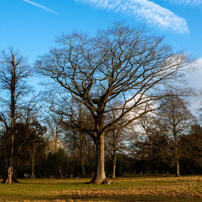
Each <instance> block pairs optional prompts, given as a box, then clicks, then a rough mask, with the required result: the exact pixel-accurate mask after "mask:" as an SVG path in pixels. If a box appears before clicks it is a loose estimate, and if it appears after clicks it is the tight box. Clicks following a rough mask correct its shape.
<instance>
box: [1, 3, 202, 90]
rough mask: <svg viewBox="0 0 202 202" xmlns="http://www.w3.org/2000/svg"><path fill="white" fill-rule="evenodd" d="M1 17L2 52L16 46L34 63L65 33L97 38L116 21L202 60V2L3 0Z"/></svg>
mask: <svg viewBox="0 0 202 202" xmlns="http://www.w3.org/2000/svg"><path fill="white" fill-rule="evenodd" d="M0 19H1V20H0V28H1V31H0V49H4V50H6V49H7V47H9V46H13V47H14V48H18V49H19V50H20V52H21V53H22V54H23V55H24V56H27V57H28V61H29V63H30V64H32V63H33V62H34V61H35V60H36V59H37V56H38V55H41V54H44V53H46V52H48V50H49V49H50V48H51V47H53V46H55V45H56V44H55V42H54V40H55V36H57V35H60V34H61V33H62V32H64V33H68V32H71V31H72V30H79V31H84V32H87V33H91V34H93V33H95V32H96V30H97V29H99V28H101V29H102V28H106V27H108V26H110V25H111V24H112V22H113V21H114V20H117V21H123V20H124V21H125V22H126V23H127V24H129V25H132V26H137V25H139V24H143V23H145V24H146V25H148V28H149V29H150V30H152V32H154V33H155V34H156V35H160V36H162V35H163V36H165V37H166V39H165V41H166V43H168V44H170V45H171V46H172V47H173V48H174V50H176V51H177V50H180V49H182V48H183V49H184V51H186V52H188V53H190V54H192V55H193V56H194V57H196V58H202V0H153V1H150V0H0ZM197 66H198V67H200V66H202V60H201V59H199V60H198V64H197ZM201 78H202V70H201V71H198V72H197V74H195V75H192V76H190V81H191V84H192V85H194V86H198V85H200V84H201V83H202V82H201V80H202V79H201ZM198 87H200V86H198Z"/></svg>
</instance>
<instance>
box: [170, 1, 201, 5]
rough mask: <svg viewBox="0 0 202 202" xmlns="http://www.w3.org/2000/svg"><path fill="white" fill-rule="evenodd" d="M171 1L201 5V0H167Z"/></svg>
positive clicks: (180, 3)
mask: <svg viewBox="0 0 202 202" xmlns="http://www.w3.org/2000/svg"><path fill="white" fill-rule="evenodd" d="M168 1H169V2H171V3H175V4H179V5H186V6H188V5H191V6H200V5H202V0H168Z"/></svg>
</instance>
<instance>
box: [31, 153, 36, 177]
mask: <svg viewBox="0 0 202 202" xmlns="http://www.w3.org/2000/svg"><path fill="white" fill-rule="evenodd" d="M34 162H35V159H34V155H33V156H32V176H31V178H35V174H34Z"/></svg>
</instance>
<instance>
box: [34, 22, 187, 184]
mask: <svg viewBox="0 0 202 202" xmlns="http://www.w3.org/2000/svg"><path fill="white" fill-rule="evenodd" d="M57 42H58V43H59V44H60V45H62V46H61V47H59V48H53V49H51V50H50V52H49V53H48V54H46V55H43V56H41V57H40V58H39V59H38V61H36V63H35V66H36V68H38V70H39V71H40V72H41V73H42V74H43V75H46V76H48V77H50V78H52V79H53V80H54V81H55V82H57V83H58V84H59V85H60V87H61V92H62V91H64V92H66V93H67V94H68V96H70V97H73V98H74V99H76V100H77V101H78V102H80V103H81V104H82V105H84V106H85V107H86V108H87V109H88V110H89V112H90V114H91V116H92V119H93V121H92V124H91V127H85V126H84V127H82V125H80V124H79V123H78V122H75V123H74V126H75V127H78V128H79V129H80V130H81V131H83V132H85V133H88V134H89V135H90V136H91V137H92V138H93V140H94V141H95V144H96V148H97V149H96V150H97V162H96V163H97V167H96V172H95V176H94V178H93V179H92V183H95V184H100V183H102V182H104V181H105V178H106V176H105V169H104V137H105V134H107V133H108V132H110V131H113V130H118V129H120V128H123V127H126V126H127V125H128V124H130V123H132V122H133V121H134V120H136V119H138V118H139V117H141V116H142V115H144V114H146V113H148V112H149V111H151V110H154V109H155V105H154V103H155V102H159V100H160V99H161V98H163V97H165V96H166V93H165V91H164V90H165V89H166V88H167V87H168V86H172V85H174V83H175V82H176V80H177V79H178V78H179V76H181V72H180V70H182V69H183V68H184V67H185V66H186V65H188V64H189V63H190V62H191V61H190V60H189V58H188V56H187V55H186V54H184V53H183V52H180V53H177V54H175V53H173V52H172V50H171V48H170V47H169V46H167V45H165V44H164V43H163V38H161V37H156V36H153V35H149V34H148V32H147V31H145V29H144V27H139V28H133V27H130V26H126V25H125V24H124V23H117V22H115V23H114V24H113V26H112V27H110V28H108V29H106V30H99V31H98V32H97V34H96V35H95V36H93V37H92V36H88V35H85V34H81V33H77V32H74V33H71V34H62V35H61V36H60V37H58V38H57ZM115 98H116V99H118V100H119V101H121V103H122V104H121V107H119V108H117V109H116V110H117V111H119V113H118V114H119V115H118V116H117V117H116V119H115V120H111V121H110V122H106V114H107V113H109V110H110V108H109V105H111V103H112V101H113V100H114V99H115ZM67 104H68V101H67ZM151 105H152V107H151ZM139 108H142V110H137V109H139ZM56 109H57V110H58V113H60V114H61V115H63V118H64V119H65V118H68V114H67V113H66V114H65V113H63V111H64V110H62V109H61V110H60V109H59V108H56ZM113 110H115V109H113ZM126 117H127V119H124V118H126ZM123 119H124V122H123V121H122V120H123ZM120 122H121V124H120Z"/></svg>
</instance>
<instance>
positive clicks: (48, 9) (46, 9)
mask: <svg viewBox="0 0 202 202" xmlns="http://www.w3.org/2000/svg"><path fill="white" fill-rule="evenodd" d="M23 1H25V2H27V3H30V4H32V5H34V6H37V7H39V8H41V9H43V10H45V11H49V12H51V13H55V14H58V13H57V12H55V11H53V10H51V9H50V8H47V7H45V6H42V5H40V4H37V3H34V2H32V1H29V0H23Z"/></svg>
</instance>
